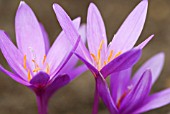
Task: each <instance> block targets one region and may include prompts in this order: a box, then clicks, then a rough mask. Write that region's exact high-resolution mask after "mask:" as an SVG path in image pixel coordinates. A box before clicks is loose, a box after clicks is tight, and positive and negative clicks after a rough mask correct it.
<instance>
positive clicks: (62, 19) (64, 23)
mask: <svg viewBox="0 0 170 114" xmlns="http://www.w3.org/2000/svg"><path fill="white" fill-rule="evenodd" d="M53 9H54V11H55V14H56V16H57V19H58V21H59V23H60V26H61V27H62V28H63V30H64V32H65V34H66V35H67V37H68V39H69V41H70V42H71V44H72V45H73V44H74V43H75V42H76V40H77V38H78V37H79V33H78V31H77V30H76V29H75V27H74V25H73V23H72V21H71V19H70V17H69V16H68V15H67V13H66V12H65V11H64V10H63V8H62V7H61V6H59V5H58V4H53ZM76 53H77V54H78V55H80V56H82V57H83V58H85V59H86V60H87V61H89V62H91V56H90V54H89V52H88V50H87V48H86V46H85V44H84V43H83V42H82V41H80V44H79V46H78V48H77V49H76Z"/></svg>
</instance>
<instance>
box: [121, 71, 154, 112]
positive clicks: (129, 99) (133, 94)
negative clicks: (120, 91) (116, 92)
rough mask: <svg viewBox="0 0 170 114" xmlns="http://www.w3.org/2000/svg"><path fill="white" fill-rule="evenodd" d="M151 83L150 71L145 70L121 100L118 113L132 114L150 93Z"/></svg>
mask: <svg viewBox="0 0 170 114" xmlns="http://www.w3.org/2000/svg"><path fill="white" fill-rule="evenodd" d="M151 81H152V75H151V71H150V70H146V71H145V72H144V73H143V74H142V76H141V78H140V80H139V81H138V83H137V84H136V85H134V87H132V89H131V90H130V92H129V94H127V96H126V97H125V98H124V99H123V101H122V103H121V106H120V112H121V113H122V114H133V111H134V110H135V109H137V108H139V107H140V106H141V104H142V103H143V101H144V100H145V99H146V97H147V96H148V94H149V92H150V89H151ZM132 86H133V85H132ZM129 104H130V105H129Z"/></svg>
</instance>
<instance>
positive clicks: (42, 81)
mask: <svg viewBox="0 0 170 114" xmlns="http://www.w3.org/2000/svg"><path fill="white" fill-rule="evenodd" d="M49 79H50V76H49V75H48V74H47V73H45V72H39V73H37V74H36V75H35V76H34V77H33V78H32V79H31V80H30V84H32V85H33V86H35V87H44V86H46V84H47V83H48V81H49Z"/></svg>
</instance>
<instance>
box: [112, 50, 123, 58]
mask: <svg viewBox="0 0 170 114" xmlns="http://www.w3.org/2000/svg"><path fill="white" fill-rule="evenodd" d="M121 54H122V51H119V52H118V53H117V54H116V55H115V56H114V58H116V57H118V56H119V55H121Z"/></svg>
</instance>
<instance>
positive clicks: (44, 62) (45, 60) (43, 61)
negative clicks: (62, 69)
mask: <svg viewBox="0 0 170 114" xmlns="http://www.w3.org/2000/svg"><path fill="white" fill-rule="evenodd" d="M46 58H47V57H46V55H44V59H43V64H44V63H45V61H46Z"/></svg>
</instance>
